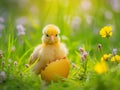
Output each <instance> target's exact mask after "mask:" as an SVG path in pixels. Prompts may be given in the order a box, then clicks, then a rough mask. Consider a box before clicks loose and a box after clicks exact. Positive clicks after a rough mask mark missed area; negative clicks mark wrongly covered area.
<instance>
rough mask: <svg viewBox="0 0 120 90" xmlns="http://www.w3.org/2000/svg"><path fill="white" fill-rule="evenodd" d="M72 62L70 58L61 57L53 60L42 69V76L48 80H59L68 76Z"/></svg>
mask: <svg viewBox="0 0 120 90" xmlns="http://www.w3.org/2000/svg"><path fill="white" fill-rule="evenodd" d="M69 69H70V64H69V61H68V59H60V60H56V61H54V62H51V63H50V64H48V65H47V67H46V68H45V69H44V70H42V71H41V78H42V80H45V81H47V82H50V81H58V80H59V79H61V78H67V77H68V74H69Z"/></svg>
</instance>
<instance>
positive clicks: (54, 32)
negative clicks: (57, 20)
mask: <svg viewBox="0 0 120 90" xmlns="http://www.w3.org/2000/svg"><path fill="white" fill-rule="evenodd" d="M42 33H43V36H42V44H40V45H38V46H37V47H35V49H34V51H33V53H32V54H31V56H30V62H29V64H30V65H31V64H33V63H34V62H35V61H36V60H38V61H37V63H35V66H34V68H33V71H34V72H35V73H36V74H40V73H41V70H44V69H45V67H46V66H47V64H49V63H50V62H53V61H55V60H59V59H63V58H66V55H67V53H68V51H67V48H66V47H65V45H64V44H63V43H61V42H60V37H59V34H60V30H59V28H58V27H57V26H55V25H53V24H49V25H46V26H45V27H44V28H43V32H42Z"/></svg>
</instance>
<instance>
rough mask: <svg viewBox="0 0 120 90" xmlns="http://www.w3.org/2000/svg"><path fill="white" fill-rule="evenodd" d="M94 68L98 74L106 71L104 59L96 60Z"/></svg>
mask: <svg viewBox="0 0 120 90" xmlns="http://www.w3.org/2000/svg"><path fill="white" fill-rule="evenodd" d="M94 70H95V71H96V72H97V73H98V74H102V73H105V72H107V70H108V67H107V65H106V63H105V62H104V61H101V62H98V63H97V64H96V65H95V67H94Z"/></svg>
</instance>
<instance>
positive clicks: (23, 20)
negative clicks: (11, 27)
mask: <svg viewBox="0 0 120 90" xmlns="http://www.w3.org/2000/svg"><path fill="white" fill-rule="evenodd" d="M21 24H22V25H30V21H29V19H28V18H27V17H26V16H23V17H19V18H17V19H16V25H21Z"/></svg>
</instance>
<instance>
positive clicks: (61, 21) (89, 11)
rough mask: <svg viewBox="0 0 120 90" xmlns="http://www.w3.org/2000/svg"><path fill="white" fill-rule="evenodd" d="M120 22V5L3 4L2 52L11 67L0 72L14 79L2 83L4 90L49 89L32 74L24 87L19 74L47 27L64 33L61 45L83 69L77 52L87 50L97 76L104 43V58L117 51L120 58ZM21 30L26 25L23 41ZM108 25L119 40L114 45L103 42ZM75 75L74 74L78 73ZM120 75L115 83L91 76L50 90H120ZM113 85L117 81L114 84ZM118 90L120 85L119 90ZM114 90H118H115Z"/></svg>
mask: <svg viewBox="0 0 120 90" xmlns="http://www.w3.org/2000/svg"><path fill="white" fill-rule="evenodd" d="M119 22H120V0H0V50H2V53H3V58H2V59H1V58H0V60H1V61H0V63H1V64H2V61H5V62H6V63H5V67H4V68H2V66H1V69H0V71H2V70H4V71H5V72H6V74H7V76H8V79H7V80H6V82H5V83H2V84H1V83H0V84H1V85H0V88H2V90H3V89H4V88H6V89H4V90H9V89H10V90H13V89H14V90H15V89H19V90H21V89H22V90H26V89H29V90H34V88H36V89H37V90H38V89H39V88H40V87H43V86H42V84H41V82H40V81H39V77H36V76H34V75H32V74H31V72H28V73H27V74H25V76H24V78H23V79H22V81H21V77H20V76H19V75H18V74H19V73H20V72H23V71H22V70H24V69H25V67H24V65H25V64H26V63H28V59H29V56H30V53H31V52H32V50H33V48H34V47H35V46H36V45H38V44H40V43H41V36H42V29H43V27H44V26H45V25H47V24H55V25H57V26H58V27H59V28H60V30H61V34H60V37H61V41H62V42H64V43H65V44H66V45H67V47H68V49H69V54H68V58H69V59H70V62H74V63H75V64H77V65H78V66H80V65H81V64H80V57H79V56H77V55H76V51H78V48H79V47H80V46H81V47H84V48H85V49H86V50H87V51H88V52H89V55H90V56H89V59H90V60H91V61H90V62H89V67H88V68H89V69H88V71H90V72H93V66H94V64H95V62H96V61H99V60H100V57H101V55H100V53H99V52H98V51H97V45H98V44H99V43H101V44H102V47H103V51H104V53H111V51H112V49H113V48H117V50H118V54H119V53H120V36H119V34H120V25H119ZM18 25H22V26H23V28H24V29H25V34H24V35H23V36H19V35H18V32H19V31H18V30H17V28H16V27H17V26H18ZM107 25H108V26H112V28H113V36H112V37H110V38H109V40H108V39H103V38H101V36H100V35H99V31H100V29H101V28H102V27H104V26H107ZM13 47H14V48H15V52H14V53H13V52H12V51H11V48H13ZM9 59H11V60H12V63H10V62H9ZM14 61H17V62H18V63H19V65H18V67H17V69H15V70H14V66H13V65H12V64H13V62H14ZM9 63H10V65H12V66H11V69H10V70H9V69H8V68H7V67H8V65H9ZM80 67H81V66H80ZM116 69H118V68H116ZM116 69H115V70H116ZM75 71H76V70H73V69H72V68H71V72H72V73H73V72H75ZM116 74H117V76H115V78H116V80H114V78H113V77H112V75H114V73H113V74H112V75H111V73H110V74H109V75H106V76H95V75H94V74H93V75H91V73H88V74H87V76H86V79H85V80H82V81H81V80H80V78H79V79H78V80H71V79H70V78H69V80H68V81H67V82H64V83H63V84H62V83H61V82H59V83H54V82H53V83H51V84H50V85H48V87H47V89H50V90H56V88H57V87H60V90H62V89H64V88H65V89H66V90H69V89H71V90H73V89H76V90H78V89H81V90H83V89H84V90H86V89H89V88H90V89H91V90H98V89H99V90H101V89H103V90H104V89H107V90H108V89H109V90H110V89H111V90H112V89H114V90H117V89H116V88H119V85H118V81H119V76H120V75H119V72H118V71H117V72H116ZM10 75H13V77H11V76H10ZM14 77H15V78H16V79H15V78H14ZM31 77H34V78H31ZM70 77H72V78H74V75H73V74H71V73H70ZM94 77H96V79H95V78H94ZM30 78H31V79H30ZM110 79H112V80H111V81H109V80H110ZM90 80H93V81H90ZM104 81H105V83H103V82H104ZM16 82H18V84H16ZM32 82H34V83H32ZM110 82H111V83H110ZM10 83H11V84H10ZM25 83H26V85H25ZM106 83H110V84H106ZM71 84H72V85H73V86H72V85H71ZM95 84H96V85H95ZM113 85H117V87H115V86H113ZM22 86H23V87H22ZM30 86H31V87H30ZM111 86H113V87H112V88H111ZM101 87H102V88H101ZM45 88H46V87H45ZM57 89H58V88H57ZM41 90H42V89H41Z"/></svg>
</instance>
